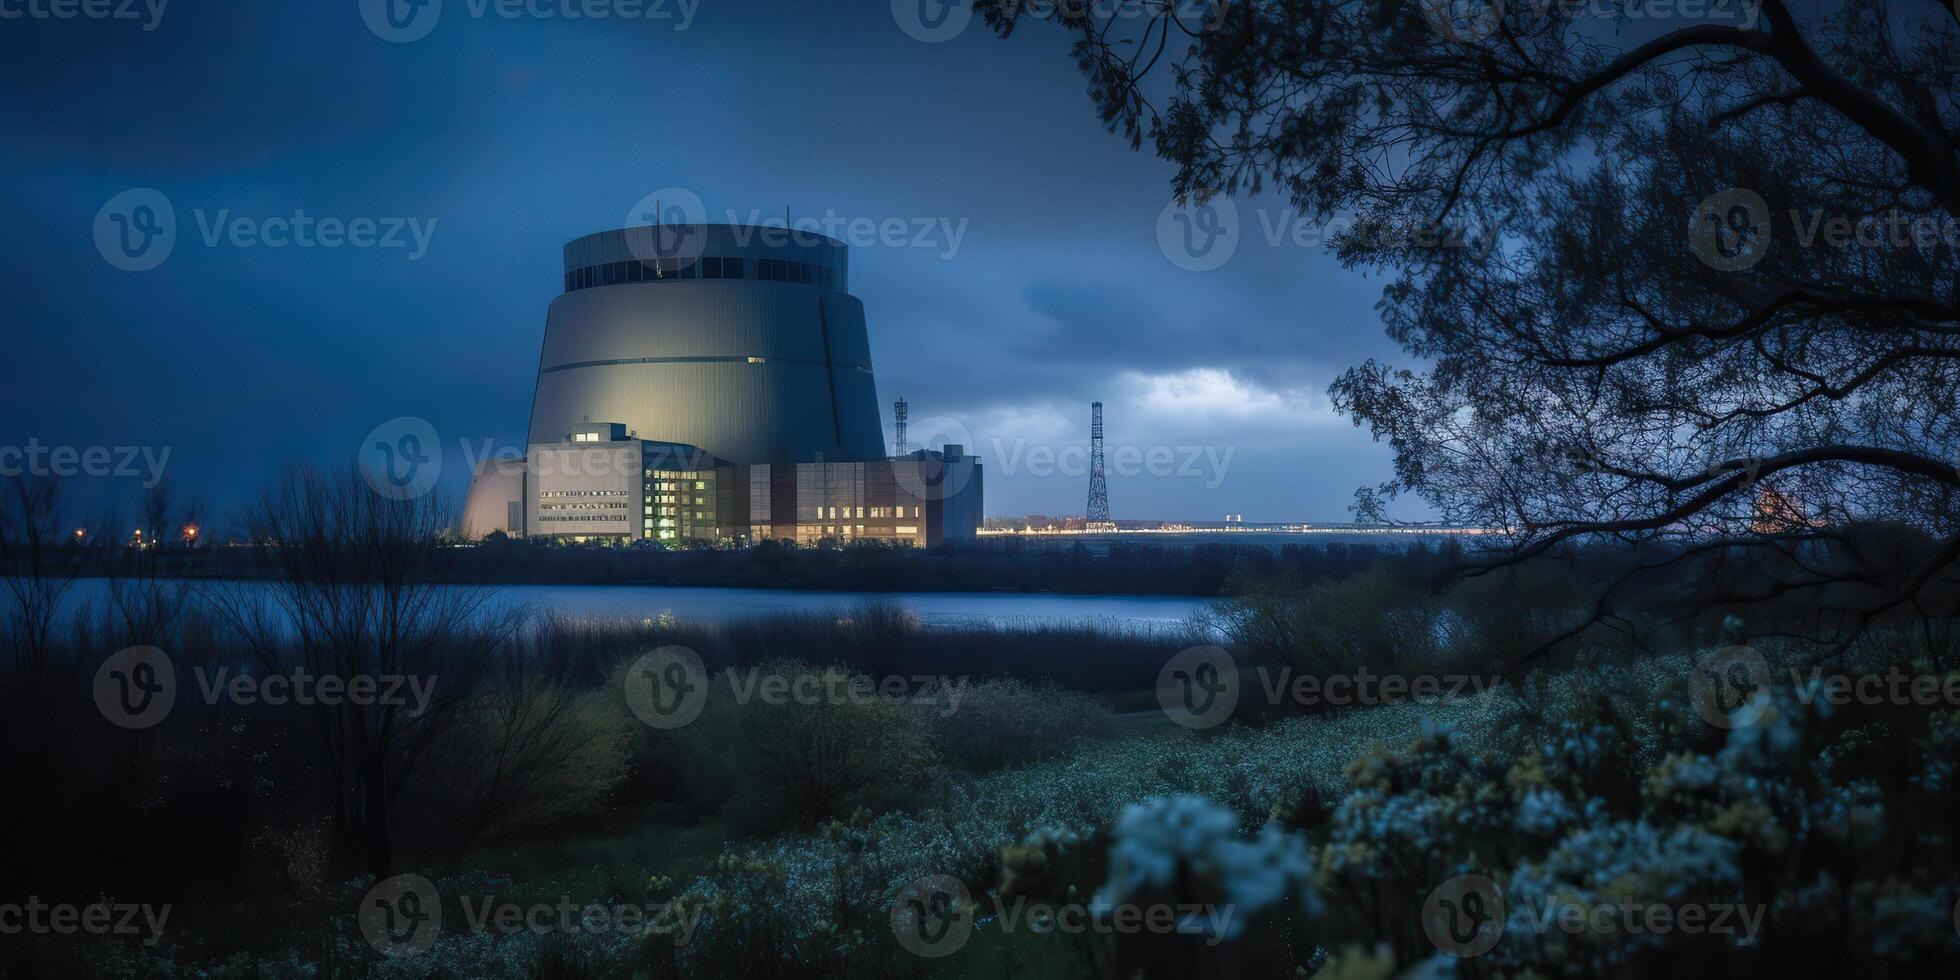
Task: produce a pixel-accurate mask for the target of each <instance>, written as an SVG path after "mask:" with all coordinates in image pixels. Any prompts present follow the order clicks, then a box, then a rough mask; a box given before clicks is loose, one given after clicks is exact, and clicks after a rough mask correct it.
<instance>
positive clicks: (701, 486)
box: [647, 470, 708, 490]
mask: <svg viewBox="0 0 1960 980" xmlns="http://www.w3.org/2000/svg"><path fill="white" fill-rule="evenodd" d="M647 475H648V476H652V475H653V471H652V470H648V471H647ZM647 489H648V490H686V489H687V481H686V480H680V481H673V480H662V481H659V482H657V483H649V484H647ZM694 489H696V490H706V489H708V481H706V480H695V481H694Z"/></svg>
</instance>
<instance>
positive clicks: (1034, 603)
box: [68, 579, 1210, 630]
mask: <svg viewBox="0 0 1960 980" xmlns="http://www.w3.org/2000/svg"><path fill="white" fill-rule="evenodd" d="M106 589H107V586H106V584H105V583H104V582H103V581H102V580H100V579H83V580H81V581H78V582H76V583H75V589H74V590H73V591H72V592H71V593H70V595H69V597H68V599H69V604H70V605H71V606H72V604H73V603H76V602H82V601H99V600H101V599H102V598H104V597H105V596H106ZM495 589H496V593H497V598H498V601H500V602H504V603H512V604H520V605H525V606H529V607H530V608H532V609H535V610H538V611H545V610H552V611H555V612H558V613H561V614H564V615H569V616H580V617H593V618H599V619H655V618H658V617H660V616H664V615H671V616H673V617H674V618H676V619H680V620H684V621H690V622H705V623H725V622H729V621H732V620H739V619H752V618H755V617H758V616H767V615H771V614H774V613H783V612H812V611H821V610H827V609H850V608H853V607H856V606H860V605H863V604H865V603H867V602H874V601H875V602H889V603H893V604H895V605H899V606H902V607H904V608H906V609H908V610H911V612H912V614H913V615H914V616H916V617H918V619H919V621H920V622H921V623H924V624H926V625H928V626H955V625H960V624H964V623H992V624H996V625H1003V626H1014V625H1049V624H1068V623H1095V624H1099V625H1106V626H1113V627H1121V628H1127V629H1142V630H1150V629H1161V628H1166V627H1173V626H1177V625H1179V624H1181V623H1183V622H1184V620H1186V619H1187V618H1189V617H1190V616H1191V615H1192V614H1193V613H1195V612H1197V611H1198V610H1200V609H1202V608H1204V606H1205V605H1206V604H1207V603H1208V602H1209V601H1210V600H1207V599H1200V598H1194V597H1190V596H1127V595H1116V596H1110V595H1054V594H1046V593H1024V592H804V591H790V590H783V589H727V588H695V587H682V586H664V585H501V586H495Z"/></svg>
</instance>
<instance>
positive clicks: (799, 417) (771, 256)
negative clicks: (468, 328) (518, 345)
mask: <svg viewBox="0 0 1960 980" xmlns="http://www.w3.org/2000/svg"><path fill="white" fill-rule="evenodd" d="M849 289H850V282H849V264H848V261H847V252H846V248H845V246H844V244H843V243H842V242H839V241H837V240H835V239H832V238H829V237H827V236H823V235H819V234H816V233H814V232H801V231H794V232H792V231H787V230H785V229H782V228H758V227H749V226H738V225H667V226H663V227H659V228H654V227H638V228H627V229H621V230H616V231H604V232H599V233H597V234H593V235H587V236H585V237H583V238H579V239H575V240H574V241H572V242H571V243H570V244H568V245H566V246H565V291H564V293H563V294H561V295H560V296H558V298H557V299H555V300H554V301H553V302H552V304H551V310H550V314H549V316H548V318H547V320H546V324H545V335H544V349H543V353H542V355H541V356H540V357H539V360H538V382H537V393H536V396H535V399H534V401H533V403H532V407H531V425H530V437H529V440H528V441H529V442H530V443H534V444H536V443H551V442H557V441H560V440H563V439H565V438H566V434H567V433H568V432H571V431H572V430H573V429H574V428H576V427H578V426H579V425H581V424H583V423H587V422H600V421H604V422H609V423H622V424H624V425H625V426H626V428H627V430H628V431H629V432H631V433H632V434H634V435H636V436H637V437H639V438H642V439H660V440H666V441H669V442H675V443H684V444H688V445H692V446H698V447H700V448H701V449H702V450H705V451H706V452H708V453H710V454H712V455H714V456H715V457H718V458H719V459H721V460H724V461H726V462H729V463H735V464H759V463H802V462H813V461H818V460H874V459H882V458H884V455H885V453H884V434H883V430H882V428H881V427H880V424H879V418H878V408H877V405H878V395H877V390H876V385H875V383H874V382H873V379H872V374H871V346H870V340H869V338H868V336H867V334H866V332H865V324H864V304H863V303H861V302H859V301H858V299H857V298H856V297H854V296H852V295H851V294H850V291H849Z"/></svg>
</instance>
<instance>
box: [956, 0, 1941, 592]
mask: <svg viewBox="0 0 1960 980" xmlns="http://www.w3.org/2000/svg"><path fill="white" fill-rule="evenodd" d="M1648 6H1651V5H1644V4H1639V3H1637V2H1630V0H1617V2H1615V3H1613V4H1612V5H1611V7H1612V11H1611V13H1612V14H1613V16H1601V13H1602V7H1601V6H1600V5H1590V6H1584V7H1581V6H1579V5H1576V4H1560V3H1557V2H1554V0H1538V2H1534V3H1506V4H1492V5H1488V6H1487V5H1484V4H1481V3H1477V2H1476V0H1455V2H1452V0H1432V2H1429V3H1420V4H1419V3H1414V2H1406V0H1360V2H1351V3H1341V4H1327V3H1321V2H1306V0H1275V2H1259V3H1249V2H1229V3H1220V4H1217V5H1205V6H1203V7H1202V8H1179V7H1175V6H1166V7H1162V8H1157V7H1151V8H1150V12H1149V14H1148V15H1147V16H1130V15H1132V14H1136V13H1137V12H1138V10H1139V9H1141V8H1136V9H1131V8H1110V9H1109V10H1104V11H1101V12H1092V11H1090V10H1089V9H1087V8H1069V7H1066V6H1064V7H1063V8H1057V9H1055V10H1047V9H1043V10H1041V11H1040V12H1038V13H1030V12H1029V10H1028V9H1027V8H1024V7H1023V6H1021V5H1020V4H1017V3H1014V2H1012V0H981V2H980V4H979V7H980V10H981V12H982V14H983V15H984V16H985V17H986V18H987V20H988V22H989V23H990V24H991V25H992V26H993V27H994V28H995V29H996V30H997V31H998V32H999V33H1001V34H1002V35H1003V36H1005V35H1007V34H1010V33H1012V32H1013V30H1014V29H1015V28H1016V27H1017V26H1019V25H1020V24H1022V23H1024V22H1026V21H1028V20H1030V19H1031V18H1038V19H1041V20H1044V21H1047V22H1050V23H1054V24H1058V25H1060V26H1061V27H1062V28H1064V29H1066V30H1068V31H1071V32H1073V33H1074V34H1075V36H1076V43H1075V48H1074V50H1075V55H1076V58H1077V61H1078V63H1079V64H1080V65H1081V67H1082V69H1083V71H1084V72H1085V74H1086V75H1087V77H1088V79H1089V83H1090V84H1089V88H1090V94H1091V96H1092V98H1093V99H1094V100H1095V102H1096V105H1097V106H1098V108H1099V110H1100V112H1101V115H1102V118H1103V120H1104V122H1105V123H1106V124H1107V125H1108V126H1110V127H1111V128H1112V129H1113V130H1115V131H1118V132H1121V133H1123V134H1125V135H1127V136H1128V137H1129V138H1130V140H1131V141H1132V144H1133V145H1141V142H1142V141H1143V140H1145V139H1148V140H1149V141H1150V142H1151V143H1152V144H1153V146H1154V148H1155V150H1156V152H1157V153H1158V154H1159V155H1160V156H1162V157H1164V158H1165V159H1167V160H1169V161H1171V162H1173V163H1175V164H1176V165H1177V167H1178V172H1177V177H1176V179H1175V185H1174V186H1175V190H1176V192H1177V193H1178V194H1179V195H1180V197H1182V198H1185V199H1188V200H1191V201H1198V202H1201V201H1204V200H1206V199H1208V198H1209V197H1210V196H1211V195H1213V194H1218V193H1226V194H1230V193H1239V192H1258V191H1261V190H1263V189H1266V188H1268V187H1270V188H1272V189H1273V190H1275V191H1277V192H1280V193H1283V194H1285V195H1286V196H1287V197H1289V198H1290V199H1291V201H1292V202H1293V203H1294V204H1295V205H1296V206H1298V207H1300V208H1302V209H1303V210H1306V211H1308V212H1310V213H1312V214H1315V215H1318V216H1321V217H1323V218H1325V217H1329V216H1349V217H1352V218H1353V219H1354V221H1355V224H1354V226H1353V229H1352V230H1351V231H1348V232H1346V233H1343V234H1341V235H1340V236H1338V237H1337V238H1335V239H1334V240H1333V241H1332V242H1331V245H1332V247H1333V249H1334V250H1335V252H1336V254H1337V255H1338V256H1339V257H1340V259H1341V260H1342V261H1343V262H1344V263H1346V264H1347V265H1349V266H1350V267H1363V268H1370V269H1376V270H1383V271H1386V272H1388V273H1389V274H1390V276H1391V280H1390V284H1389V285H1388V286H1387V287H1386V289H1385V290H1384V292H1383V295H1382V297H1381V300H1380V302H1379V304H1378V308H1379V310H1380V312H1381V315H1382V318H1383V320H1384V322H1385V324H1386V326H1387V328H1388V331H1389V333H1390V335H1391V336H1392V337H1393V338H1394V339H1395V340H1396V341H1397V342H1399V343H1400V344H1401V345H1402V347H1403V348H1404V349H1405V350H1406V351H1407V352H1408V354H1410V355H1411V356H1413V357H1414V358H1416V359H1417V360H1418V361H1419V362H1420V364H1419V366H1417V367H1413V368H1408V367H1404V368H1397V367H1392V366H1390V365H1386V364H1381V363H1377V362H1374V361H1370V362H1368V363H1366V364H1363V365H1361V366H1359V367H1356V368H1353V369H1351V370H1349V371H1347V372H1346V373H1345V374H1343V375H1342V376H1341V377H1340V378H1339V379H1338V380H1337V381H1336V382H1335V383H1334V385H1333V386H1332V389H1331V394H1332V396H1333V399H1334V401H1335V404H1336V405H1337V407H1339V408H1340V409H1342V410H1344V411H1346V412H1349V413H1351V414H1352V415H1353V417H1354V419H1355V421H1356V424H1357V425H1358V424H1361V423H1363V422H1365V423H1367V424H1368V426H1369V427H1370V428H1371V429H1372V431H1373V433H1374V434H1375V436H1376V437H1377V438H1378V439H1385V440H1387V441H1388V442H1389V443H1390V445H1391V446H1392V448H1393V450H1394V453H1395V476H1394V478H1393V479H1392V480H1390V481H1388V482H1387V483H1385V484H1383V485H1381V486H1379V487H1372V488H1366V489H1364V490H1363V491H1361V492H1360V493H1359V494H1358V495H1357V511H1358V512H1359V513H1360V514H1362V515H1363V516H1364V517H1367V518H1371V519H1385V514H1384V508H1385V506H1386V504H1387V502H1388V501H1390V500H1391V499H1393V498H1395V497H1396V496H1398V495H1401V494H1415V495H1419V496H1420V497H1422V498H1424V499H1426V500H1428V501H1429V502H1430V503H1431V504H1432V505H1433V506H1434V507H1435V508H1436V509H1437V510H1438V511H1439V512H1440V513H1441V515H1442V516H1443V517H1445V518H1446V519H1448V520H1451V521H1455V522H1460V523H1464V524H1472V525H1482V526H1486V527H1491V528H1495V529H1498V530H1500V531H1501V532H1502V533H1501V534H1499V535H1494V536H1492V537H1491V538H1490V539H1488V540H1487V541H1486V542H1485V545H1486V546H1485V547H1483V548H1482V549H1481V550H1479V551H1478V552H1476V553H1474V554H1473V556H1472V560H1471V564H1470V565H1469V566H1468V567H1467V568H1466V569H1465V571H1467V572H1469V573H1476V572H1478V571H1481V570H1487V569H1490V568H1493V567H1501V566H1503V565H1506V564H1508V563H1511V562H1515V561H1517V560H1520V559H1524V558H1529V557H1534V556H1540V555H1547V554H1557V553H1559V552H1560V551H1561V550H1562V549H1563V548H1564V547H1566V546H1567V545H1570V544H1574V543H1577V542H1579V541H1582V540H1599V539H1600V538H1601V537H1602V536H1609V537H1617V538H1622V539H1629V540H1640V541H1650V542H1651V541H1655V540H1660V541H1672V542H1675V543H1676V544H1677V545H1678V550H1677V551H1676V552H1674V553H1673V558H1672V559H1670V561H1671V562H1672V561H1678V560H1680V559H1681V558H1684V557H1696V558H1709V559H1721V560H1732V559H1734V558H1735V557H1736V556H1737V555H1738V554H1740V553H1741V552H1742V551H1747V550H1750V549H1754V550H1756V551H1759V552H1760V551H1767V552H1769V553H1770V554H1771V555H1772V556H1773V558H1774V560H1771V561H1767V562H1763V561H1760V560H1758V559H1752V560H1757V561H1758V563H1757V564H1756V565H1755V566H1753V567H1754V568H1755V569H1756V571H1757V572H1758V573H1759V574H1756V575H1754V576H1753V577H1751V578H1750V579H1749V581H1747V582H1744V583H1741V584H1740V585H1738V587H1737V588H1735V589H1732V590H1727V591H1725V592H1724V593H1723V597H1724V598H1744V599H1752V600H1761V599H1770V598H1776V597H1785V598H1787V597H1789V596H1790V595H1791V594H1792V593H1793V592H1803V591H1804V590H1834V591H1829V592H1828V594H1829V596H1830V597H1831V598H1830V599H1829V600H1828V601H1830V602H1834V603H1838V604H1840V605H1842V606H1843V607H1844V609H1843V612H1844V613H1845V614H1846V615H1847V616H1848V618H1849V620H1850V621H1851V622H1853V623H1854V624H1857V625H1862V624H1864V623H1867V622H1870V621H1871V620H1872V619H1873V618H1875V617H1878V616H1881V615H1884V614H1886V613H1888V612H1891V611H1895V610H1899V609H1901V608H1908V607H1915V605H1916V608H1917V609H1918V611H1919V612H1921V613H1939V614H1950V613H1951V612H1953V611H1954V607H1953V603H1952V598H1951V592H1950V591H1947V590H1944V588H1943V587H1942V585H1941V579H1942V577H1943V576H1946V575H1948V574H1950V573H1951V572H1953V571H1954V567H1955V566H1954V563H1955V560H1956V558H1960V534H1957V533H1956V531H1960V521H1956V513H1955V503H1956V490H1960V473H1956V469H1955V464H1956V461H1957V460H1956V449H1957V448H1960V413H1956V410H1955V408H1956V405H1955V392H1956V385H1955V382H1956V380H1960V293H1957V292H1956V287H1955V275H1956V271H1960V261H1956V256H1960V149H1957V147H1960V101H1957V100H1960V86H1957V85H1956V84H1955V83H1956V71H1960V27H1956V23H1957V22H1956V19H1955V14H1954V11H1953V10H1952V9H1951V8H1949V7H1947V6H1945V5H1942V4H1939V3H1936V2H1932V0H1924V2H1913V0H1899V2H1897V3H1892V4H1888V3H1886V2H1884V0H1849V2H1844V3H1841V4H1838V5H1836V6H1835V7H1826V8H1823V9H1821V10H1820V11H1819V12H1817V13H1815V14H1802V15H1800V14H1799V13H1798V12H1796V11H1795V10H1793V9H1792V8H1791V7H1789V6H1787V5H1786V4H1785V3H1784V2H1783V0H1762V2H1761V4H1760V6H1757V5H1756V4H1755V3H1753V2H1750V3H1747V4H1741V5H1739V4H1738V3H1736V2H1723V0H1712V2H1711V3H1710V4H1708V5H1705V6H1703V7H1699V8H1695V7H1690V6H1686V5H1684V6H1681V7H1679V8H1678V9H1677V8H1674V7H1673V6H1671V5H1670V6H1669V7H1668V8H1667V11H1666V12H1665V13H1671V15H1672V19H1656V16H1655V15H1656V13H1657V12H1658V10H1657V9H1656V10H1645V9H1641V8H1643V7H1648ZM1690 13H1693V14H1695V15H1697V19H1694V20H1689V19H1687V15H1688V14H1690ZM1643 14H1644V15H1645V16H1642V15H1643ZM1410 230H1420V231H1423V232H1425V233H1422V234H1416V233H1412V232H1411V231H1410ZM1466 241H1467V242H1480V243H1482V245H1483V246H1485V247H1479V248H1462V247H1448V245H1449V244H1451V243H1457V244H1461V243H1463V242H1466ZM1766 500H1767V501H1769V502H1770V504H1769V505H1768V506H1770V507H1771V509H1772V510H1773V511H1774V519H1766V518H1765V506H1766V505H1765V503H1764V501H1766ZM1873 522H1882V523H1885V524H1889V525H1905V526H1906V527H1908V528H1910V529H1912V530H1913V531H1914V532H1915V534H1916V538H1915V540H1916V541H1917V542H1918V544H1917V545H1909V546H1906V547H1904V548H1903V549H1902V548H1900V547H1898V546H1896V542H1897V541H1898V540H1899V539H1898V538H1897V536H1893V537H1890V538H1887V539H1886V540H1887V541H1891V542H1894V544H1888V545H1885V546H1876V545H1874V544H1873V542H1872V541H1871V540H1870V539H1869V537H1868V536H1867V535H1863V534H1861V533H1859V532H1857V531H1856V529H1857V528H1859V527H1861V526H1863V525H1869V524H1871V523H1873ZM1719 578H1720V576H1713V575H1702V576H1696V577H1693V581H1694V583H1695V586H1694V587H1695V589H1696V590H1698V592H1699V597H1700V598H1703V599H1706V598H1709V597H1710V593H1709V591H1708V590H1709V588H1710V587H1711V583H1713V582H1715V581H1717V579H1719ZM1847 583H1849V584H1848V585H1847ZM1612 592H1613V590H1612V589H1610V588H1609V589H1608V590H1607V595H1606V596H1604V597H1602V601H1601V607H1600V609H1598V610H1595V614H1596V615H1595V617H1594V620H1589V622H1590V621H1596V620H1597V619H1598V618H1600V617H1602V616H1604V615H1606V614H1608V612H1609V607H1610V603H1611V596H1612ZM1818 594H1823V593H1818ZM1928 603H1934V604H1935V605H1937V606H1938V608H1933V607H1930V606H1928Z"/></svg>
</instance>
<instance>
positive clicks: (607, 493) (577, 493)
mask: <svg viewBox="0 0 1960 980" xmlns="http://www.w3.org/2000/svg"><path fill="white" fill-rule="evenodd" d="M538 496H539V497H624V496H626V491H624V490H545V491H541V492H540V493H539V494H538Z"/></svg>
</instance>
